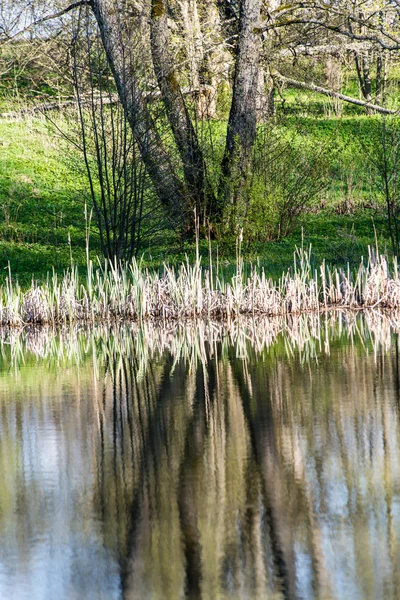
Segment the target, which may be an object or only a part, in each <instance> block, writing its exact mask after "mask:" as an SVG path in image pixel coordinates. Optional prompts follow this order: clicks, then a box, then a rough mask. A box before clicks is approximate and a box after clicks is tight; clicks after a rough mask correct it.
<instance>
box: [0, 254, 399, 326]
mask: <svg viewBox="0 0 400 600" xmlns="http://www.w3.org/2000/svg"><path fill="white" fill-rule="evenodd" d="M376 307H379V308H384V309H398V308H400V276H399V269H398V264H397V261H396V260H394V261H393V262H391V263H389V262H388V259H387V258H386V256H384V255H378V254H377V253H376V252H375V250H374V249H370V251H369V255H368V260H367V261H366V262H365V261H364V260H361V263H360V266H359V268H358V270H357V271H356V272H354V273H353V272H352V271H351V270H350V268H349V267H347V268H346V269H337V268H333V269H331V268H330V267H328V265H327V264H326V263H325V262H323V263H322V264H321V265H320V267H319V269H315V268H313V266H312V261H311V249H310V248H309V249H307V250H306V249H304V248H299V249H296V252H295V254H294V262H293V265H292V267H291V268H290V269H288V271H287V272H286V273H284V274H283V275H282V276H281V278H280V279H279V281H277V282H274V281H273V280H272V279H270V278H268V277H267V276H266V274H265V272H264V270H263V269H260V268H257V267H256V266H254V267H253V268H252V270H251V272H250V274H249V275H248V276H246V275H245V273H244V270H243V261H242V259H241V256H240V247H238V257H237V261H236V270H235V273H234V274H233V275H232V276H231V277H230V278H227V277H226V276H224V275H223V274H222V273H220V272H219V270H218V265H216V266H214V265H211V266H210V267H208V268H203V266H202V265H201V258H200V256H199V253H198V252H197V254H196V261H195V263H194V264H193V265H192V264H190V263H189V260H188V259H187V260H186V262H184V263H183V264H182V265H181V266H180V267H178V268H177V267H172V266H169V265H167V264H165V265H164V269H163V272H162V273H161V274H160V273H158V272H155V271H154V272H153V271H149V269H147V268H145V267H143V265H142V264H141V262H140V261H136V260H133V261H131V262H129V263H127V264H122V263H119V262H117V261H114V262H110V261H108V262H107V261H106V262H105V264H104V265H103V266H99V267H98V268H94V267H93V264H92V263H91V262H89V264H88V269H87V275H86V281H85V282H84V283H83V284H82V283H81V282H80V280H79V274H78V270H77V268H76V267H75V266H74V265H72V266H71V268H70V269H69V270H68V271H67V272H65V274H64V276H63V278H62V279H59V278H58V277H57V275H56V274H55V273H53V275H52V276H48V278H47V281H46V283H45V284H42V285H37V284H36V283H35V282H32V285H31V287H30V288H29V289H28V290H27V291H23V290H22V289H21V287H20V286H19V285H18V282H16V281H14V280H13V277H12V274H11V272H9V274H8V277H7V279H6V282H5V284H4V285H3V286H2V287H0V324H1V325H2V326H4V325H11V326H23V325H25V324H28V323H37V324H40V323H41V324H44V323H47V324H52V325H55V324H57V325H59V324H64V323H69V324H71V323H79V322H80V323H82V322H86V323H98V322H105V323H110V322H115V321H117V322H120V321H126V320H128V321H146V320H160V319H161V320H173V321H179V320H187V319H193V318H196V319H197V318H212V319H220V320H225V321H226V320H228V321H229V320H232V319H234V318H236V317H237V316H238V315H252V316H257V315H259V316H277V315H286V314H291V315H295V314H300V313H303V312H316V313H319V312H321V311H324V310H329V309H332V308H343V309H351V310H357V309H363V308H376Z"/></svg>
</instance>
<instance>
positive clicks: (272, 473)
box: [235, 370, 296, 599]
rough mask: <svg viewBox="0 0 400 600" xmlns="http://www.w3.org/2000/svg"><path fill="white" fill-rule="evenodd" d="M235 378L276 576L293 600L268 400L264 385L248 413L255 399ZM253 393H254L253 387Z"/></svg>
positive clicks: (240, 378)
mask: <svg viewBox="0 0 400 600" xmlns="http://www.w3.org/2000/svg"><path fill="white" fill-rule="evenodd" d="M235 375H236V378H237V383H238V387H239V390H240V395H241V398H242V402H243V412H244V414H245V416H246V421H247V424H248V428H249V433H250V439H251V446H252V450H253V455H254V457H255V460H256V463H257V465H258V468H259V470H260V474H261V485H262V494H263V500H264V506H265V511H266V514H267V517H268V526H269V530H270V539H271V548H272V551H273V555H274V562H275V568H276V572H277V575H278V577H279V579H280V580H281V582H282V588H283V593H284V597H285V598H288V599H291V598H295V593H296V575H295V563H294V548H293V542H292V536H291V531H290V524H289V519H288V518H287V514H288V507H287V506H285V497H286V494H285V490H284V487H283V481H282V479H283V477H282V473H281V467H280V465H279V462H280V461H279V456H278V452H277V447H276V440H275V433H274V426H275V425H274V420H273V414H272V411H271V405H270V402H269V398H266V397H265V390H266V389H267V388H266V386H265V385H261V386H260V389H262V390H263V397H262V398H261V397H260V398H257V400H258V402H257V409H258V412H257V413H256V414H254V412H253V411H252V410H251V406H254V399H253V398H252V397H251V395H250V393H249V391H248V388H247V385H246V382H245V379H244V377H243V374H242V373H241V372H238V371H237V370H235ZM254 389H256V388H255V386H254Z"/></svg>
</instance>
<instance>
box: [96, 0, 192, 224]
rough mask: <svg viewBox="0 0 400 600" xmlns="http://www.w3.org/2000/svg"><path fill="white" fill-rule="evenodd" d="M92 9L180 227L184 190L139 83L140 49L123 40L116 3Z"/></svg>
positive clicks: (107, 0)
mask: <svg viewBox="0 0 400 600" xmlns="http://www.w3.org/2000/svg"><path fill="white" fill-rule="evenodd" d="M92 10H93V13H94V15H95V17H96V20H97V23H98V26H99V29H100V35H101V38H102V41H103V44H104V48H105V51H106V54H107V60H108V63H109V65H110V68H111V70H112V73H113V76H114V79H115V83H116V87H117V91H118V95H119V98H120V100H121V103H122V105H123V107H124V110H125V112H126V115H127V119H128V122H129V124H130V126H131V127H132V131H133V133H134V136H135V140H136V142H137V144H138V147H139V150H140V154H141V157H142V160H143V162H144V164H145V166H146V169H147V172H148V173H149V176H150V178H151V181H152V183H153V185H154V188H155V190H156V192H157V194H158V196H159V198H160V200H161V202H162V203H163V205H164V206H165V207H166V208H167V210H168V211H169V215H170V218H171V221H172V223H173V224H179V223H180V222H181V220H182V203H183V202H184V200H185V189H184V186H183V185H182V183H181V181H180V180H179V178H178V177H177V175H176V172H175V170H174V168H173V165H172V163H171V160H170V156H169V154H168V152H167V151H166V149H165V148H164V146H163V144H162V141H161V138H160V136H159V134H158V132H157V129H156V125H155V123H154V121H153V119H152V116H151V114H150V111H149V110H148V108H147V104H146V101H145V99H144V96H143V92H142V90H141V87H140V85H139V82H138V80H137V75H136V73H137V69H136V68H135V61H134V59H133V54H134V53H137V54H140V48H139V47H138V48H132V47H130V45H129V44H128V43H127V42H128V40H125V39H124V34H123V30H124V21H123V15H121V13H120V11H119V9H118V7H116V3H115V2H114V1H113V0H93V2H92Z"/></svg>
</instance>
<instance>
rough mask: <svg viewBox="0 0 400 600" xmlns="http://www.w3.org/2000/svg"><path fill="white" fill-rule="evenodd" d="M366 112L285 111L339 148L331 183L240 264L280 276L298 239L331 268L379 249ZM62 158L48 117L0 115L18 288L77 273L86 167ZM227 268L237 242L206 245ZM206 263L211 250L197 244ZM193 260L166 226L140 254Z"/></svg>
mask: <svg viewBox="0 0 400 600" xmlns="http://www.w3.org/2000/svg"><path fill="white" fill-rule="evenodd" d="M370 123H371V118H370V117H369V118H365V117H354V118H350V117H347V118H343V119H334V118H332V119H316V118H306V117H303V118H301V119H300V118H296V120H294V119H293V118H292V117H288V118H287V119H286V121H285V123H284V126H285V127H286V128H287V129H288V131H289V130H290V129H291V128H292V129H293V131H294V130H296V132H297V133H296V135H299V136H300V140H301V136H304V137H305V138H306V137H307V140H308V143H309V140H310V138H311V139H315V140H316V141H318V140H319V141H321V140H323V143H324V144H329V143H331V142H332V143H333V142H334V144H335V147H339V148H340V149H341V150H340V152H335V153H334V154H333V155H332V164H331V166H330V185H329V188H328V190H327V191H326V193H325V195H324V197H323V198H319V200H318V202H317V203H314V205H313V206H311V207H309V209H308V211H307V212H306V213H305V214H304V215H303V217H302V218H301V219H300V220H299V222H298V224H297V226H296V227H295V229H294V231H293V233H292V234H291V235H290V236H289V237H287V238H285V239H283V240H281V241H279V242H270V241H268V240H265V241H264V242H258V243H255V242H254V243H247V244H244V245H243V248H242V251H243V257H244V262H245V265H246V264H249V263H255V262H257V261H258V264H259V266H260V267H263V268H264V270H265V272H266V274H267V275H268V276H273V277H275V278H278V277H280V275H281V274H282V272H283V271H286V270H287V268H288V266H289V265H290V264H291V263H292V258H293V251H294V248H295V247H296V246H299V245H300V244H301V243H302V241H303V243H304V245H305V246H306V247H308V246H309V245H310V244H311V245H312V257H311V260H312V262H313V263H314V264H315V265H318V264H319V263H320V262H321V261H322V260H323V259H326V260H327V261H328V262H329V263H330V264H332V265H333V266H345V265H346V264H347V263H350V266H351V267H357V266H358V263H359V260H360V257H361V256H366V254H367V247H368V246H369V245H373V244H375V235H377V237H378V241H379V247H380V249H381V251H383V252H384V251H386V250H388V248H386V239H387V233H386V219H385V218H384V216H383V214H382V210H381V206H380V203H379V201H378V200H377V198H375V197H374V195H373V193H372V192H371V185H370V177H371V174H370V170H369V168H368V165H366V164H365V163H364V162H363V161H361V160H360V157H359V152H357V147H358V146H357V141H356V140H357V136H358V134H359V133H360V131H363V132H364V134H366V133H368V127H369V126H370V125H369V124H370ZM69 159H70V157H69V156H68V146H66V145H65V142H64V141H63V140H62V139H61V138H60V137H58V136H57V135H55V132H54V130H52V129H49V128H48V124H46V122H45V121H43V120H41V119H39V118H36V119H33V118H31V119H25V120H21V121H9V122H7V121H0V281H3V282H4V281H5V278H6V276H7V273H8V263H9V264H10V267H11V271H12V273H13V276H14V278H17V279H18V281H19V282H20V283H21V285H22V286H24V287H26V286H29V285H30V282H31V280H32V277H33V278H34V279H35V280H37V281H39V282H44V281H45V280H46V277H47V273H48V272H52V270H54V271H55V272H56V273H57V274H59V275H62V273H63V272H64V270H65V269H67V268H68V267H69V266H70V265H71V257H72V261H73V264H74V265H76V266H78V267H79V271H80V273H81V274H82V275H83V276H84V273H85V268H86V267H85V265H86V248H85V242H86V236H85V217H84V215H85V202H86V201H87V200H88V195H87V182H86V179H85V177H84V172H83V170H82V169H81V168H80V166H79V165H76V163H73V162H71V160H69ZM90 249H91V250H90V251H91V257H92V259H93V260H95V257H96V256H98V255H100V247H99V240H98V236H97V231H96V227H95V226H94V225H93V223H92V227H91V237H90ZM213 253H214V255H216V254H217V253H218V256H219V261H220V266H221V267H224V268H225V270H226V275H227V276H229V275H231V274H232V273H233V269H234V267H233V266H231V265H232V262H234V261H235V247H234V244H232V243H231V244H224V243H221V242H219V243H218V244H217V243H216V242H215V243H213ZM200 254H201V255H202V261H203V264H204V265H206V264H207V261H208V254H209V248H208V244H207V243H206V242H204V243H203V244H201V246H200ZM186 255H188V256H189V259H190V261H192V262H193V261H194V259H195V247H194V244H190V243H187V242H182V241H180V240H178V239H177V238H176V237H175V236H174V235H173V233H172V232H168V231H164V232H163V233H162V234H161V235H158V236H155V237H154V239H152V240H151V243H150V244H148V245H147V246H144V247H143V248H142V249H141V251H140V256H143V261H144V264H145V265H146V266H149V267H152V268H155V269H158V270H160V269H162V266H163V263H164V262H167V263H168V264H170V265H174V264H175V265H178V264H180V263H181V262H182V261H183V260H185V257H186Z"/></svg>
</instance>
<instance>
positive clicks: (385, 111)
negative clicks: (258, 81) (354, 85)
mask: <svg viewBox="0 0 400 600" xmlns="http://www.w3.org/2000/svg"><path fill="white" fill-rule="evenodd" d="M271 76H272V77H273V78H275V79H278V80H279V81H281V82H282V83H286V85H289V86H291V87H294V88H297V89H299V90H308V91H311V92H316V93H318V94H323V95H324V96H329V97H331V98H338V99H339V100H343V102H349V103H350V104H355V105H357V106H362V107H363V108H367V109H369V110H373V111H374V112H377V113H380V114H382V115H398V114H399V112H398V111H397V110H391V109H390V108H384V107H383V106H378V105H377V104H372V103H371V102H364V101H363V100H358V99H357V98H353V97H352V96H346V95H345V94H340V93H339V92H334V91H333V90H329V89H327V88H323V87H321V86H319V85H315V84H314V83H306V82H305V81H297V80H296V79H291V78H290V77H285V76H284V75H281V74H280V73H278V72H277V71H276V72H275V73H272V74H271Z"/></svg>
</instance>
